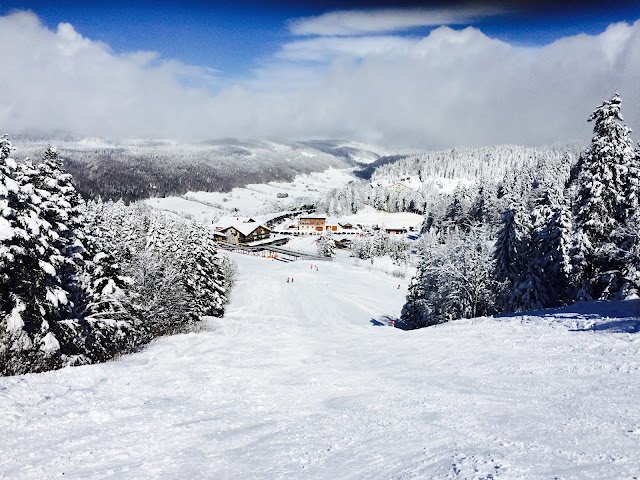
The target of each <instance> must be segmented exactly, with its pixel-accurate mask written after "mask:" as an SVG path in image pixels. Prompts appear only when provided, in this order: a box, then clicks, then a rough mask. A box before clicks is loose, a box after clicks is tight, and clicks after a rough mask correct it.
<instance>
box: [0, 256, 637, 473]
mask: <svg viewBox="0 0 640 480" xmlns="http://www.w3.org/2000/svg"><path fill="white" fill-rule="evenodd" d="M234 260H236V261H237V262H238V264H239V279H238V285H237V287H236V289H235V291H234V294H233V298H232V302H231V304H230V307H229V310H228V315H227V316H226V318H224V319H216V320H211V328H210V331H205V332H200V333H191V334H186V335H178V336H174V337H169V338H164V339H161V340H159V341H157V342H155V343H154V344H153V345H151V346H150V347H149V348H146V349H145V350H144V351H142V352H141V353H137V354H133V355H128V356H125V357H124V358H122V359H121V360H119V361H115V362H110V363H107V364H102V365H93V366H86V367H78V368H68V369H64V370H61V371H57V372H49V373H46V374H38V375H26V376H21V377H13V378H2V379H0V412H2V414H1V415H0V431H1V432H2V435H0V477H3V478H10V479H22V478H28V479H44V478H61V477H62V478H83V479H85V478H118V479H120V478H168V479H192V478H215V479H280V478H283V479H284V478H287V479H301V478H310V479H311V478H313V479H343V478H344V479H388V478H393V479H409V478H453V479H462V478H470V479H471V478H475V479H480V478H484V479H489V478H494V479H495V478H532V479H534V478H535V479H537V478H562V479H572V478H611V479H613V478H615V479H622V478H634V477H637V476H638V474H640V401H639V400H640V333H629V332H632V331H635V330H636V328H637V326H638V324H637V321H636V319H635V318H634V315H635V314H636V310H635V309H637V308H638V306H639V305H638V302H637V301H636V302H625V303H618V304H614V305H611V306H610V307H612V308H608V306H604V305H597V304H590V305H586V306H583V307H579V308H577V309H576V308H573V309H571V308H569V309H564V310H563V311H560V312H557V314H556V315H551V314H547V315H544V314H541V315H539V316H513V317H508V318H498V319H483V318H480V319H473V320H462V321H457V322H452V323H449V324H445V325H441V326H438V327H434V328H428V329H423V330H420V331H413V332H405V331H402V330H400V329H395V328H391V327H388V326H376V324H378V323H381V324H385V323H386V320H385V315H388V316H391V317H393V316H397V315H399V313H400V309H401V306H402V304H403V301H404V295H405V293H406V281H402V282H401V288H400V289H398V288H397V286H398V280H396V279H394V278H393V277H390V276H386V275H384V274H382V273H380V272H376V271H368V270H367V269H366V268H365V267H364V266H363V265H366V264H361V266H360V267H356V266H354V265H352V263H351V260H349V259H344V258H343V259H339V260H337V261H335V262H323V263H322V264H319V265H318V267H319V270H318V271H315V269H311V268H310V263H309V262H306V261H303V262H297V263H290V264H283V263H280V262H277V261H271V260H267V259H262V258H257V257H249V256H240V255H234ZM287 277H293V279H294V281H293V283H287V281H286V280H287ZM603 310H604V311H607V312H609V315H610V316H611V317H612V318H609V319H607V318H602V317H601V316H600V315H599V314H601V313H602V311H603Z"/></svg>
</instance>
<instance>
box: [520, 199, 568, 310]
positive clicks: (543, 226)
mask: <svg viewBox="0 0 640 480" xmlns="http://www.w3.org/2000/svg"><path fill="white" fill-rule="evenodd" d="M532 217H533V227H532V235H531V244H530V254H529V256H528V262H527V271H526V274H525V275H526V277H527V278H526V284H525V285H523V287H524V288H526V292H523V295H521V298H523V299H525V301H523V302H522V303H521V305H520V306H521V307H522V309H525V310H531V309H536V308H548V307H556V306H560V305H564V304H566V303H567V302H568V301H569V300H570V299H571V295H570V292H571V288H570V287H571V280H570V275H571V264H570V257H569V251H570V248H571V230H572V225H571V214H570V211H569V209H568V207H567V205H566V204H565V202H564V198H563V197H562V195H561V193H560V192H558V191H555V190H547V191H545V192H543V194H542V196H541V197H540V198H539V199H538V201H537V206H536V207H535V208H534V210H533V213H532Z"/></svg>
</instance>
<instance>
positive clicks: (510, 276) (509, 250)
mask: <svg viewBox="0 0 640 480" xmlns="http://www.w3.org/2000/svg"><path fill="white" fill-rule="evenodd" d="M530 242H531V224H530V220H529V216H528V215H527V214H526V213H525V212H524V210H523V207H522V206H521V205H519V204H515V205H514V206H513V207H512V208H510V209H509V210H506V211H505V212H504V214H503V216H502V222H501V226H500V228H499V229H498V232H497V239H496V243H495V247H494V252H493V259H494V260H495V272H494V277H495V279H496V281H497V282H498V284H499V285H501V288H500V290H501V292H500V294H499V298H498V307H499V308H501V309H503V310H504V311H513V310H518V309H521V303H523V296H524V295H526V293H527V283H528V279H527V278H526V275H525V274H526V272H527V262H528V255H529V249H530Z"/></svg>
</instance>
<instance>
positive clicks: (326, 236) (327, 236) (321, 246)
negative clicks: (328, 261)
mask: <svg viewBox="0 0 640 480" xmlns="http://www.w3.org/2000/svg"><path fill="white" fill-rule="evenodd" d="M318 255H320V256H321V257H331V258H333V257H335V256H336V242H335V240H334V238H333V234H332V233H331V232H330V231H328V230H327V231H325V232H324V233H323V234H322V235H320V238H319V239H318Z"/></svg>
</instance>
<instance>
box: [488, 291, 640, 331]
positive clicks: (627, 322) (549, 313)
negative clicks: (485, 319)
mask: <svg viewBox="0 0 640 480" xmlns="http://www.w3.org/2000/svg"><path fill="white" fill-rule="evenodd" d="M513 316H519V317H540V318H544V319H550V320H553V321H560V322H563V323H566V324H568V325H569V326H570V328H569V330H570V331H572V332H586V331H597V332H609V333H638V332H640V299H633V300H624V301H604V300H599V301H591V302H578V303H575V304H573V305H567V306H565V307H560V308H550V309H546V310H535V311H530V312H520V313H517V314H515V313H511V314H502V315H499V317H503V318H504V317H513Z"/></svg>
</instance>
